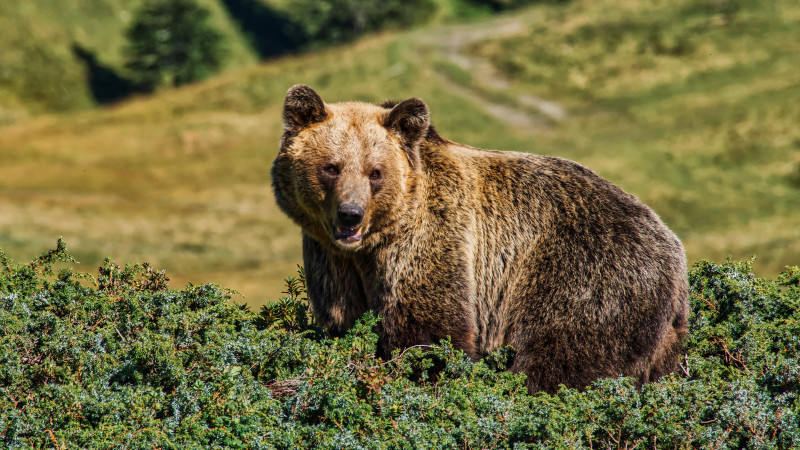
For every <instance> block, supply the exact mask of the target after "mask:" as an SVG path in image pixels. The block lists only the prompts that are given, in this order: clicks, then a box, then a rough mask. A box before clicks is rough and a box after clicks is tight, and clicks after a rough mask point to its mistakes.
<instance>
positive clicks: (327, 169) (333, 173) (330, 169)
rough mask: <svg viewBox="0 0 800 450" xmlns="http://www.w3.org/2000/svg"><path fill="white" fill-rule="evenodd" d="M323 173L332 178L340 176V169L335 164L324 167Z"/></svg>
mask: <svg viewBox="0 0 800 450" xmlns="http://www.w3.org/2000/svg"><path fill="white" fill-rule="evenodd" d="M322 171H323V172H325V173H326V174H328V175H331V176H336V175H339V168H338V167H336V166H335V165H333V164H328V165H327V166H325V167H323V168H322Z"/></svg>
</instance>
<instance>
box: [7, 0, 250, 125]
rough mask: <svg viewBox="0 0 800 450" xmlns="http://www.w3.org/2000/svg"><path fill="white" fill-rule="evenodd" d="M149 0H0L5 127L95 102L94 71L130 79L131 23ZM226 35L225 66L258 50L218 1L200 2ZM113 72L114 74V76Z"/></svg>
mask: <svg viewBox="0 0 800 450" xmlns="http://www.w3.org/2000/svg"><path fill="white" fill-rule="evenodd" d="M142 2H143V0H74V1H68V2H64V1H57V0H56V1H54V0H26V1H4V2H0V48H2V49H3V51H2V52H0V68H2V69H0V125H2V124H3V123H4V122H5V123H8V122H11V121H13V120H19V119H20V118H22V117H24V116H26V115H28V114H31V113H38V112H42V111H53V110H56V111H58V110H74V109H82V108H87V107H90V106H93V105H94V104H96V103H97V99H96V98H95V95H94V94H93V92H92V91H91V88H90V85H89V83H87V79H88V78H89V77H90V76H91V75H92V74H91V73H89V72H90V71H92V70H95V71H102V70H103V69H105V70H106V71H111V72H114V73H115V74H116V75H118V76H121V77H124V76H125V73H124V70H122V69H123V65H124V55H123V48H124V46H125V29H126V27H127V26H128V23H129V22H130V20H131V18H132V16H133V14H134V13H135V12H136V10H137V9H138V7H139V6H140V5H141V4H142ZM198 3H199V4H200V5H202V6H204V7H206V8H208V9H209V11H210V12H211V21H212V23H213V24H214V26H215V27H216V28H217V29H218V30H219V31H220V33H222V35H223V37H224V39H225V48H226V54H227V56H226V61H225V62H226V64H227V65H228V66H229V67H236V66H241V65H243V64H247V63H250V62H253V61H255V60H256V55H255V53H254V52H253V50H252V49H251V48H250V47H249V46H248V44H247V41H246V39H245V38H244V37H243V36H242V35H241V33H240V31H239V30H238V28H237V25H236V23H235V21H233V20H232V19H231V17H230V16H229V15H228V13H227V11H226V10H225V8H224V7H223V6H222V4H221V3H220V2H219V1H217V0H198ZM112 76H113V75H112Z"/></svg>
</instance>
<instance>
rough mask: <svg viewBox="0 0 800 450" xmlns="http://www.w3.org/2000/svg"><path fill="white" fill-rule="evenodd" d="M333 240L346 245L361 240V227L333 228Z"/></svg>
mask: <svg viewBox="0 0 800 450" xmlns="http://www.w3.org/2000/svg"><path fill="white" fill-rule="evenodd" d="M333 238H334V239H336V240H337V241H341V242H345V243H348V244H351V243H355V242H358V241H360V240H361V227H358V228H345V227H334V228H333Z"/></svg>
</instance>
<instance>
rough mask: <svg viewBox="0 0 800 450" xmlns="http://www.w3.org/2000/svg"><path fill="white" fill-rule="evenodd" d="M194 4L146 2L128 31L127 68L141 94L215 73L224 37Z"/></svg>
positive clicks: (188, 1) (173, 0)
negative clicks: (141, 89)
mask: <svg viewBox="0 0 800 450" xmlns="http://www.w3.org/2000/svg"><path fill="white" fill-rule="evenodd" d="M209 15H210V14H209V12H208V10H206V9H205V8H203V7H201V6H199V5H198V4H197V3H196V2H195V1H194V0H147V1H146V2H145V3H144V5H143V6H142V8H141V9H140V10H139V11H138V12H137V13H136V15H135V16H134V19H133V21H132V23H131V25H130V27H129V28H128V30H127V31H126V36H127V38H128V46H127V48H126V51H127V63H126V67H127V69H128V70H129V71H130V73H131V76H132V77H133V78H134V80H136V82H137V83H138V84H139V85H140V87H141V88H143V89H153V88H155V87H156V86H159V85H170V86H179V85H182V84H186V83H191V82H193V81H196V80H199V79H202V78H204V77H206V76H208V75H210V74H212V73H214V72H215V71H216V70H217V69H219V67H220V65H221V62H222V36H221V35H220V34H219V33H218V32H217V31H216V30H215V29H214V28H213V27H212V26H211V25H210V24H209V21H208V18H209Z"/></svg>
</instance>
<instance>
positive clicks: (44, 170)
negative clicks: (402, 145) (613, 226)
mask: <svg viewBox="0 0 800 450" xmlns="http://www.w3.org/2000/svg"><path fill="white" fill-rule="evenodd" d="M296 83H306V84H309V85H311V86H312V87H314V88H315V89H316V90H317V91H318V92H319V93H320V94H321V95H322V97H323V99H325V101H327V102H336V101H345V100H363V101H369V102H379V101H383V100H385V99H388V98H394V99H405V98H408V97H412V96H413V97H420V98H422V99H424V100H425V101H426V102H427V103H428V105H429V106H430V109H431V113H432V120H433V123H434V125H435V126H436V127H437V128H438V130H439V131H440V133H441V134H442V135H444V136H445V137H447V138H449V139H452V140H455V141H457V142H461V143H465V144H469V145H473V146H477V147H483V148H491V149H503V150H517V151H526V152H533V153H539V154H548V155H557V156H561V157H565V158H569V159H572V160H575V161H578V162H580V163H582V164H584V165H586V166H588V167H590V168H592V169H593V170H595V171H597V172H598V173H599V174H600V175H602V176H603V177H605V178H607V179H609V180H611V181H612V182H614V183H616V184H618V185H620V186H621V187H622V188H623V189H625V190H626V191H628V192H630V193H632V194H635V195H637V196H638V197H640V198H641V199H642V200H643V201H644V202H645V203H647V204H648V205H650V206H651V207H652V208H653V209H654V210H655V211H656V212H657V213H658V214H660V215H661V217H662V218H663V220H664V221H665V222H666V223H667V224H668V225H669V226H670V227H671V228H672V229H673V230H674V231H675V232H676V233H677V234H678V235H679V237H680V238H681V239H682V240H683V242H684V244H685V246H686V249H687V252H688V256H689V260H690V262H693V261H696V260H698V259H713V260H720V259H724V258H726V257H728V256H732V257H733V258H735V259H750V258H751V257H753V256H756V260H755V264H754V267H755V271H756V272H757V273H758V274H760V275H763V276H774V275H775V274H777V273H778V272H779V271H780V270H781V269H782V268H783V267H784V266H785V265H797V264H800V126H798V124H800V2H797V1H789V0H772V1H765V0H762V1H755V0H693V1H690V0H674V1H664V0H599V1H596V0H574V1H556V0H551V1H531V0H528V1H526V0H493V1H491V0H490V1H481V0H377V1H366V0H321V1H312V0H71V1H69V2H64V1H61V0H25V1H0V248H1V249H2V250H3V251H5V253H6V254H7V256H8V257H9V258H11V259H13V260H14V261H15V262H17V263H24V262H27V261H29V260H31V259H32V258H34V257H36V256H37V255H39V254H40V253H42V252H43V251H45V250H47V249H49V248H53V247H54V246H55V244H56V240H57V238H58V237H59V236H63V238H64V240H65V241H66V243H67V245H68V248H69V249H70V251H71V253H72V254H73V255H74V256H75V257H76V258H77V259H78V261H79V262H80V264H78V265H77V266H76V269H77V270H80V271H88V272H93V273H96V267H97V266H98V265H100V263H101V262H102V260H103V259H104V258H106V257H110V258H112V259H114V260H115V261H116V262H117V263H118V264H125V263H142V262H149V263H150V264H152V265H153V266H155V267H156V268H159V269H166V271H167V275H168V276H169V277H170V279H171V283H170V284H171V287H173V288H177V289H179V288H181V287H183V286H185V285H186V284H187V283H190V282H191V283H195V284H198V283H206V282H209V283H216V284H220V285H222V286H224V287H227V288H231V289H234V290H237V291H239V292H240V293H241V294H242V295H243V296H244V298H242V297H238V296H237V297H235V298H234V300H235V301H237V302H246V303H247V304H248V305H251V306H257V305H260V304H264V303H266V302H270V301H273V300H276V299H277V298H278V297H279V296H280V295H281V291H282V290H283V286H284V284H283V281H282V279H283V278H284V277H287V276H290V275H294V274H295V268H296V266H297V265H298V264H301V263H302V258H301V255H300V231H299V229H298V228H297V227H296V226H294V225H293V224H292V223H290V222H289V221H288V219H286V218H285V217H284V216H283V214H282V213H281V212H280V211H279V210H278V209H277V206H276V205H275V202H274V199H273V196H272V189H271V186H270V182H271V181H270V176H269V169H270V166H271V163H272V160H273V159H274V157H275V155H276V153H277V150H278V141H279V138H280V134H281V105H282V101H283V97H284V94H285V92H286V90H287V89H288V88H289V87H290V86H292V85H293V84H296Z"/></svg>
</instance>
